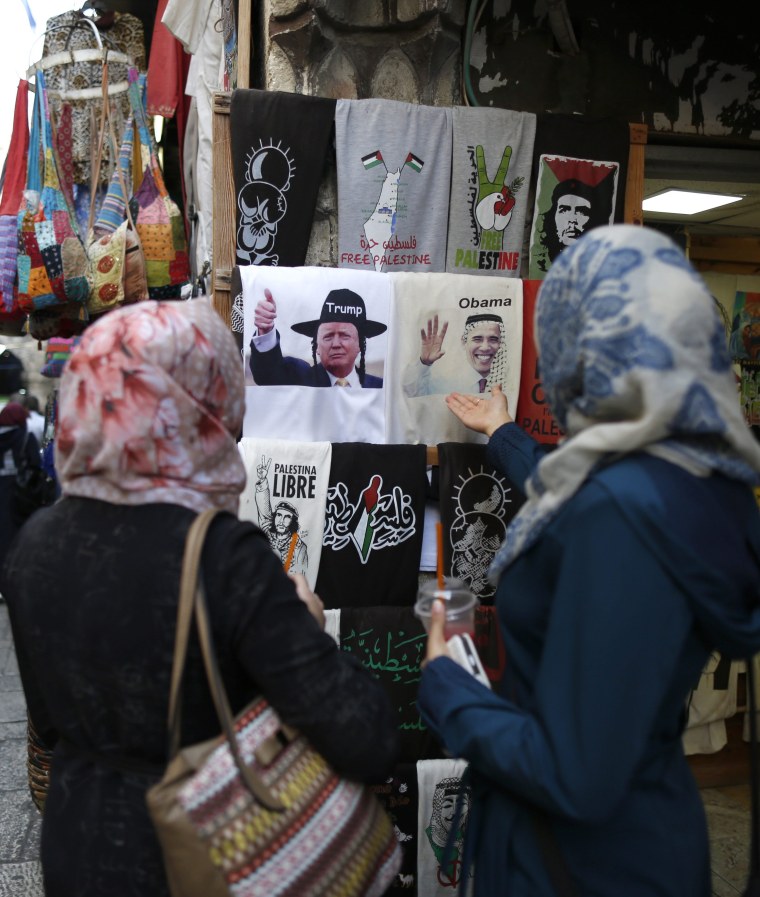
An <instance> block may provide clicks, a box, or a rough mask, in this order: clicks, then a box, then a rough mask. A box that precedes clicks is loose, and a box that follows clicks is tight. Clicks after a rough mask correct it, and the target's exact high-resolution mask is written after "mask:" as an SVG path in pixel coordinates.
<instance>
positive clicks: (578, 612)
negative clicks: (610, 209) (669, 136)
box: [419, 225, 760, 897]
mask: <svg viewBox="0 0 760 897" xmlns="http://www.w3.org/2000/svg"><path fill="white" fill-rule="evenodd" d="M536 342H537V349H538V354H539V363H540V366H541V375H542V384H543V389H544V392H545V394H546V398H547V401H548V403H549V406H550V408H551V410H552V412H553V414H554V415H555V417H556V419H557V421H558V423H559V425H560V426H561V428H562V429H563V431H564V433H565V434H566V436H565V438H564V439H563V440H562V442H561V443H560V444H559V446H558V447H557V448H556V449H555V450H554V451H550V452H548V453H546V452H547V450H546V448H545V447H540V446H538V445H537V444H536V443H534V442H533V440H532V439H530V437H529V436H527V434H526V433H525V432H524V431H523V430H522V428H520V427H519V426H518V425H517V424H516V423H514V422H513V420H512V417H511V416H510V414H509V412H508V409H507V406H506V400H505V398H504V396H503V394H502V393H501V391H500V390H499V389H494V390H493V391H492V396H491V398H490V399H483V400H478V399H475V398H473V397H469V396H463V395H458V394H452V395H451V396H449V397H447V400H446V401H447V403H448V405H449V407H450V408H451V410H452V411H453V412H454V413H455V414H456V415H457V416H458V417H459V418H460V419H461V420H462V421H463V422H464V423H465V424H467V425H468V426H470V427H472V428H473V429H475V430H477V431H478V432H482V433H485V434H487V435H488V436H489V437H490V441H489V446H488V453H489V458H490V460H491V461H492V463H493V464H494V465H495V466H496V467H497V468H498V469H500V470H502V471H503V472H504V474H505V475H506V476H507V477H508V478H509V479H511V480H512V481H513V482H514V483H516V484H524V489H525V492H526V495H527V499H528V500H527V501H526V503H525V504H524V505H523V507H522V509H521V511H520V513H519V514H518V515H517V517H516V518H515V519H514V521H513V522H512V524H511V526H510V528H509V530H508V532H507V537H506V540H505V542H504V544H503V546H502V547H501V549H500V550H499V551H498V553H497V555H496V557H495V558H494V561H493V564H492V566H491V571H490V575H491V577H492V578H493V580H494V581H495V582H498V588H497V593H496V598H495V600H496V605H497V611H498V615H499V620H500V628H501V634H502V637H503V639H504V641H505V647H506V653H507V657H508V658H510V664H509V669H508V671H507V674H506V676H505V678H504V680H503V681H502V682H501V683H500V686H499V688H498V693H491V692H489V691H488V690H486V689H484V688H483V687H482V686H481V685H480V684H479V683H478V682H477V681H475V680H474V679H472V677H470V676H469V675H468V674H467V673H465V672H464V671H463V670H462V669H461V668H459V667H458V666H457V665H456V664H454V663H453V662H452V661H451V660H450V658H449V657H448V656H447V654H448V652H447V650H446V645H445V642H444V641H443V615H442V610H443V609H442V608H439V609H438V610H437V616H435V617H434V620H433V624H432V627H431V634H430V637H429V639H428V653H427V663H426V667H425V670H424V673H423V677H422V682H421V687H420V695H419V703H420V707H421V710H422V714H423V718H424V719H425V721H426V722H427V723H428V725H429V726H430V727H431V728H432V729H433V730H434V731H435V732H436V733H437V735H438V736H439V737H440V738H441V740H442V741H443V742H444V744H445V745H446V747H447V749H448V750H449V752H450V753H451V754H452V755H453V756H457V757H463V758H465V759H467V760H469V761H470V769H471V772H472V775H473V789H474V795H473V810H472V816H471V820H470V826H469V838H470V841H469V849H468V851H469V853H472V852H475V870H476V872H475V882H476V884H475V894H476V895H492V894H495V893H508V894H509V895H510V897H528V895H530V897H543V895H547V897H548V895H554V894H556V893H557V891H556V890H555V889H554V888H555V886H554V885H552V883H551V882H550V879H549V875H548V873H547V871H546V865H547V864H546V861H545V858H544V857H543V856H542V852H541V851H542V846H541V845H542V844H544V845H545V843H546V838H547V837H548V838H549V839H550V840H554V841H556V845H558V847H559V855H560V856H561V859H560V863H562V864H564V865H565V866H566V869H565V870H564V872H563V874H564V875H566V876H567V877H568V878H569V879H570V880H572V881H573V882H574V885H575V887H576V889H577V893H579V894H583V895H591V894H593V895H609V894H613V893H614V894H615V895H616V897H628V895H630V897H634V895H635V897H644V895H655V894H656V895H658V897H682V895H684V894H689V895H690V897H708V895H709V894H710V866H709V850H708V840H707V829H706V825H705V819H704V811H703V809H702V803H701V800H700V796H699V792H698V790H697V787H696V785H695V783H694V779H693V776H692V775H691V773H690V770H689V767H688V764H687V761H686V758H685V756H684V753H683V748H682V742H681V735H682V730H683V725H684V720H685V708H686V702H687V699H688V696H689V694H690V692H691V689H692V688H693V687H694V685H695V683H696V682H697V681H698V679H699V676H700V673H701V671H702V669H703V668H704V666H705V664H706V662H707V660H708V657H709V656H710V652H711V651H718V652H720V653H721V654H723V655H725V656H726V657H730V658H747V657H750V656H752V655H753V654H755V653H756V652H758V651H760V516H759V515H758V509H757V504H756V501H755V498H754V496H753V492H752V488H751V487H753V486H758V485H760V446H758V444H757V443H756V442H755V440H754V438H753V436H752V435H751V433H750V431H749V429H748V427H747V426H746V424H745V422H744V420H743V418H742V415H741V411H740V407H739V398H738V394H737V388H736V383H735V378H734V375H733V372H732V369H731V363H730V359H729V355H728V352H727V347H726V336H725V330H724V328H723V326H722V324H721V321H720V319H719V317H718V315H717V312H716V310H715V307H714V302H713V299H712V297H711V295H710V293H709V291H708V290H707V288H706V287H705V284H704V283H703V281H702V280H701V279H700V277H699V276H698V274H697V273H696V272H695V271H694V269H693V268H692V267H691V266H690V264H689V263H688V261H687V260H686V258H685V257H684V255H683V253H682V252H681V250H680V249H679V248H678V247H677V246H676V245H675V244H674V243H673V242H672V241H671V240H670V239H669V238H667V237H665V236H663V235H662V234H659V233H657V232H655V231H652V230H648V229H646V228H640V227H632V226H628V225H613V226H611V227H600V228H596V229H594V230H593V231H591V232H589V233H588V234H586V235H585V236H584V237H582V238H581V239H580V240H579V241H578V243H577V244H576V245H575V246H574V247H572V248H570V249H568V250H567V251H566V252H564V253H562V254H561V255H560V256H559V257H558V258H557V260H556V261H555V263H554V264H553V265H552V268H551V270H550V271H549V273H548V275H547V277H546V279H545V280H544V282H543V284H542V287H541V290H540V293H539V297H538V302H537V308H536ZM439 603H440V602H439ZM537 819H538V820H539V822H538V823H537ZM539 829H540V830H542V831H544V832H546V831H547V830H548V831H549V835H548V836H546V835H544V836H539V835H538V832H539ZM556 845H555V846H556Z"/></svg>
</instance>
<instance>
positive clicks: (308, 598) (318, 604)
mask: <svg viewBox="0 0 760 897" xmlns="http://www.w3.org/2000/svg"><path fill="white" fill-rule="evenodd" d="M288 576H289V577H290V578H291V579H292V580H293V583H294V584H295V587H296V593H297V594H298V597H299V598H300V599H301V601H303V603H304V604H305V605H306V607H308V609H309V613H310V614H311V615H312V617H314V619H315V620H316V621H317V623H319V626H320V629H324V628H325V606H324V604H323V603H322V599H321V598H320V597H319V595H317V593H316V592H312V590H311V589H310V588H309V583H308V582H307V580H306V577H305V576H304V575H303V573H288Z"/></svg>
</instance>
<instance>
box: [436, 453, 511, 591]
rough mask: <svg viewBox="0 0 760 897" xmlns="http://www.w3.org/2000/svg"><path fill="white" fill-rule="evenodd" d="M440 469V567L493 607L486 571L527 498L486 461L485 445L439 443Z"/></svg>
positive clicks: (490, 584) (491, 585)
mask: <svg viewBox="0 0 760 897" xmlns="http://www.w3.org/2000/svg"><path fill="white" fill-rule="evenodd" d="M438 470H439V478H440V480H439V483H440V485H439V496H440V497H439V501H440V506H441V525H442V528H443V562H444V567H445V569H446V570H448V571H449V572H450V573H451V575H452V576H454V577H456V578H457V579H462V580H464V582H466V583H467V585H468V586H469V587H470V589H471V590H472V592H473V593H474V594H475V595H477V596H478V598H479V599H480V601H481V602H483V603H491V602H493V596H494V593H495V591H496V586H494V585H493V584H492V583H491V582H490V581H489V580H488V568H489V567H490V565H491V561H492V560H493V557H494V555H495V554H496V551H497V550H498V548H499V546H500V545H501V543H502V542H503V541H504V536H505V535H506V532H507V526H508V525H509V522H510V521H511V520H512V518H513V517H514V516H515V514H516V513H517V511H518V510H519V509H520V507H521V506H522V504H523V503H524V501H525V496H524V495H523V494H522V493H521V492H520V491H518V490H517V489H516V488H515V487H514V484H512V483H511V482H510V481H509V480H508V479H507V478H506V477H505V476H504V475H503V474H501V473H499V472H498V471H497V470H496V469H495V468H494V467H493V465H491V464H490V463H489V462H488V458H487V456H486V446H484V445H465V444H463V443H452V442H448V443H441V444H440V445H439V446H438Z"/></svg>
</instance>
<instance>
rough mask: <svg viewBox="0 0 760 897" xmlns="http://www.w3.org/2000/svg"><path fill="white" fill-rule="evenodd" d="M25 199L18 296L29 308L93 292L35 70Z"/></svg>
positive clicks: (79, 299)
mask: <svg viewBox="0 0 760 897" xmlns="http://www.w3.org/2000/svg"><path fill="white" fill-rule="evenodd" d="M35 77H36V86H35V96H34V109H33V113H32V134H31V138H30V142H29V165H28V169H27V181H26V190H25V191H24V205H23V207H22V209H21V210H20V211H19V214H18V259H17V268H18V298H19V305H20V307H21V308H22V309H23V310H24V311H27V312H31V311H34V310H35V309H43V308H48V307H50V306H59V305H65V304H67V303H71V302H74V303H78V304H79V306H80V309H81V317H82V318H83V319H84V318H85V317H86V312H85V309H84V305H85V303H86V302H87V297H88V296H89V293H90V263H89V259H88V258H87V253H86V251H85V247H84V243H83V241H82V238H81V237H80V235H79V226H78V223H77V220H76V217H75V215H74V214H73V212H72V211H71V209H70V208H69V205H68V203H67V201H66V197H65V196H64V193H63V191H62V190H61V185H60V181H59V178H58V171H57V168H56V161H55V155H54V152H53V137H52V126H51V123H50V110H49V107H48V101H47V92H46V89H45V76H44V73H43V72H41V71H38V72H37V73H36V76H35Z"/></svg>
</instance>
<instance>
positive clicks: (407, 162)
mask: <svg viewBox="0 0 760 897" xmlns="http://www.w3.org/2000/svg"><path fill="white" fill-rule="evenodd" d="M335 155H336V162H337V167H338V264H339V265H340V267H341V268H362V269H364V270H370V271H386V272H393V271H443V270H444V264H445V258H446V214H447V209H448V204H449V175H450V172H451V109H449V108H444V107H435V106H422V105H417V104H415V103H402V102H399V101H397V100H375V99H371V100H338V102H337V106H336V108H335Z"/></svg>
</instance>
